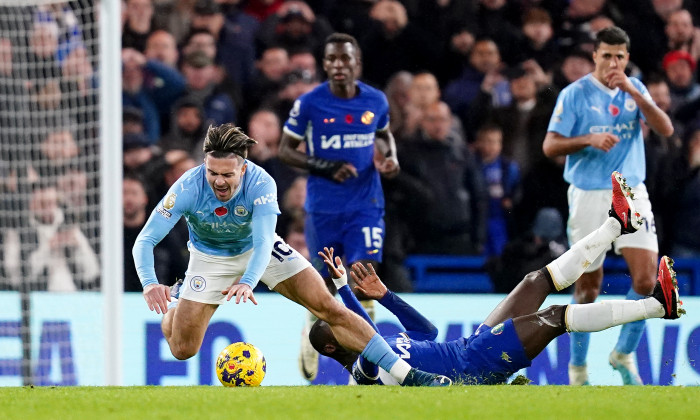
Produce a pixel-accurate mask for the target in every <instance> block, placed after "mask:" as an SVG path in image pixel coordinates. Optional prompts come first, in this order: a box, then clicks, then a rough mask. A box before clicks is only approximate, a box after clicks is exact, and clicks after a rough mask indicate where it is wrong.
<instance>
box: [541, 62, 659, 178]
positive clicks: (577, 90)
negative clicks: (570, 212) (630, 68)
mask: <svg viewBox="0 0 700 420" xmlns="http://www.w3.org/2000/svg"><path fill="white" fill-rule="evenodd" d="M629 79H630V81H631V82H632V84H633V85H634V86H635V87H636V88H637V89H638V90H639V91H640V92H641V93H642V94H643V95H644V96H645V97H646V98H647V99H649V100H651V96H650V95H649V92H648V91H647V89H646V87H645V86H644V85H643V84H642V82H640V81H639V80H638V79H635V78H634V77H630V78H629ZM640 120H644V115H643V114H642V112H641V111H640V109H639V107H638V106H637V104H636V102H635V101H634V99H632V96H631V95H630V94H629V93H627V92H624V91H622V90H620V89H619V88H616V89H610V88H608V87H607V86H605V85H603V84H602V83H600V82H599V81H598V80H597V79H596V78H595V77H594V76H593V74H588V75H586V76H584V77H582V78H581V79H579V80H577V81H575V82H573V83H572V84H570V85H569V86H567V87H566V88H564V90H562V91H561V93H560V94H559V98H558V99H557V104H556V106H555V108H554V113H553V115H552V118H551V120H550V122H549V127H548V128H547V131H554V132H556V133H559V134H561V135H562V136H564V137H578V136H583V135H587V134H594V133H611V134H614V135H616V136H617V137H619V138H620V142H619V143H618V144H617V145H615V146H614V147H613V148H612V149H610V151H608V152H604V151H602V150H599V149H596V148H594V147H592V146H588V147H585V148H583V149H582V150H580V151H578V152H576V153H572V154H570V155H568V156H567V157H566V167H565V169H564V179H565V180H566V181H567V182H568V183H570V184H572V185H574V186H576V187H577V188H580V189H582V190H595V189H604V190H609V189H610V174H611V173H612V172H613V171H618V172H620V173H622V174H624V175H625V178H627V184H628V185H630V186H632V187H635V186H637V185H639V184H641V183H642V182H643V181H644V178H645V176H646V162H645V160H644V138H643V136H642V128H641V124H640Z"/></svg>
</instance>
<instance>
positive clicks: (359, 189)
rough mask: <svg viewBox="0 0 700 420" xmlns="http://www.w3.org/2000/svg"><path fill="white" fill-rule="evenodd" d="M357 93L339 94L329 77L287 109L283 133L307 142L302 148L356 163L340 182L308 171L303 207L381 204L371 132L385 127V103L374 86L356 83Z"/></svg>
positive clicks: (338, 209) (324, 209)
mask: <svg viewBox="0 0 700 420" xmlns="http://www.w3.org/2000/svg"><path fill="white" fill-rule="evenodd" d="M357 88H358V94H357V95H356V96H355V97H353V98H350V99H343V98H339V97H337V96H335V95H334V94H333V93H331V90H330V86H329V84H328V82H325V83H323V84H321V85H319V86H318V87H316V88H315V89H314V90H312V91H311V92H308V93H306V94H304V95H302V96H301V97H300V98H299V99H297V101H296V102H295V103H294V107H293V108H292V110H291V111H290V112H289V119H288V120H287V122H286V123H285V124H284V132H285V133H287V134H289V135H290V136H292V137H294V138H296V139H299V140H303V141H306V153H307V154H308V155H310V156H316V157H319V158H323V159H330V160H343V161H346V162H349V163H352V164H353V165H354V166H355V168H357V172H358V176H357V178H350V179H348V180H346V181H345V182H343V183H342V184H339V183H336V182H333V181H331V180H329V179H327V178H324V177H320V176H313V175H311V176H310V177H309V180H308V184H307V191H308V194H307V196H306V210H307V211H308V212H321V213H344V212H346V211H355V210H364V209H368V208H384V193H383V192H382V185H381V181H380V179H379V173H378V172H377V170H376V169H375V167H374V162H373V156H374V135H375V132H376V131H377V130H383V129H387V128H388V126H389V103H388V101H387V99H386V96H385V95H384V93H383V92H382V91H380V90H378V89H375V88H373V87H371V86H368V85H366V84H364V83H362V82H357Z"/></svg>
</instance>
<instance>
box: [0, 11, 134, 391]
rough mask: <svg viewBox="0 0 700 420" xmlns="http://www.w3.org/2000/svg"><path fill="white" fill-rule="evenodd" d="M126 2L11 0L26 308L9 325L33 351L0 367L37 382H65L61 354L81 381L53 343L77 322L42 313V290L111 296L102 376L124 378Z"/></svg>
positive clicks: (11, 177) (18, 269)
mask: <svg viewBox="0 0 700 420" xmlns="http://www.w3.org/2000/svg"><path fill="white" fill-rule="evenodd" d="M120 7H121V2H120V1H119V0H101V1H100V0H73V1H70V2H68V1H56V0H0V228H2V229H0V236H1V238H0V239H1V240H0V247H1V248H2V249H0V290H2V291H11V292H14V293H16V296H17V300H18V301H19V305H18V307H20V308H21V313H22V316H21V320H17V322H15V321H14V320H9V321H7V322H4V323H0V337H4V338H8V339H10V340H12V339H13V337H14V338H21V356H22V357H21V359H22V360H21V362H20V361H19V359H13V358H6V357H7V355H6V354H5V353H3V354H2V355H1V356H0V370H2V371H3V372H18V376H19V373H21V377H22V383H23V384H25V385H29V384H38V385H42V384H54V383H57V382H58V381H57V380H56V379H55V378H50V377H49V376H50V375H51V374H50V372H52V371H55V369H54V370H52V369H51V364H52V363H54V364H55V363H56V362H58V366H59V372H60V373H61V381H60V383H63V384H71V383H72V382H74V381H75V378H74V376H75V375H76V373H74V372H71V371H69V370H65V369H63V366H65V365H69V363H64V362H65V361H66V360H65V359H67V358H71V357H72V356H71V352H70V351H63V347H61V343H58V344H57V346H58V347H60V348H61V349H62V350H61V351H53V350H51V349H47V348H46V346H47V344H46V343H52V344H48V345H55V343H56V340H58V339H57V338H56V337H62V336H63V335H62V334H67V337H69V336H70V331H62V330H61V328H65V325H66V324H65V323H63V324H62V323H61V322H53V321H51V322H39V321H38V320H34V319H33V318H32V308H33V305H35V304H37V303H36V300H37V299H39V300H40V301H41V302H45V301H46V300H45V299H44V298H43V297H45V296H49V297H50V294H51V293H64V292H69V293H78V294H79V293H99V294H100V296H101V298H102V302H103V303H102V305H101V307H100V308H99V312H100V313H94V316H95V317H99V316H101V317H102V318H103V319H104V323H103V326H102V328H101V329H100V330H99V331H94V333H93V332H92V331H91V332H90V333H91V334H93V335H94V337H95V344H94V352H96V353H95V354H100V355H101V357H100V359H101V360H103V363H102V365H103V366H99V368H100V369H102V370H103V372H102V374H101V375H100V376H101V378H103V381H104V383H103V384H107V385H119V384H121V381H122V379H121V372H122V363H121V353H122V346H121V334H122V331H121V296H122V291H123V246H122V236H123V230H122V226H123V221H122V186H121V182H122V163H121V162H122V152H121V150H122V147H121V143H122V141H121V138H122V136H121V128H122V124H121V113H122V111H121V101H120V99H119V98H121V55H120V51H121V45H120V42H121V36H120V34H121V30H120V15H121V11H120ZM47 293H48V294H47ZM8 296H13V295H11V293H10V294H8ZM51 310H52V311H54V312H55V314H56V318H55V319H57V320H60V319H61V313H62V312H61V308H60V307H56V308H51ZM3 321H4V320H3ZM78 325H79V324H78ZM3 328H6V329H7V330H5V331H3V330H2V329H3ZM45 339H46V340H45ZM18 341H19V340H18ZM91 351H93V350H91ZM47 354H48V355H51V357H54V356H56V355H59V357H60V360H53V359H52V358H51V357H49V358H46V357H44V358H42V355H44V356H45V355H47ZM97 368H98V367H96V369H97Z"/></svg>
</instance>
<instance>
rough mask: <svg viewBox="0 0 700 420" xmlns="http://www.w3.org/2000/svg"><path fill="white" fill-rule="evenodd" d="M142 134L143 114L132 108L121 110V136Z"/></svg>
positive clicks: (127, 107) (126, 107)
mask: <svg viewBox="0 0 700 420" xmlns="http://www.w3.org/2000/svg"><path fill="white" fill-rule="evenodd" d="M136 133H144V128H143V112H141V110H140V109H138V108H136V107H133V106H125V107H123V108H122V134H136Z"/></svg>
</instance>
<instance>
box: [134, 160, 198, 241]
mask: <svg viewBox="0 0 700 420" xmlns="http://www.w3.org/2000/svg"><path fill="white" fill-rule="evenodd" d="M202 162H203V159H202V160H200V161H198V162H195V160H194V159H193V158H192V156H190V155H189V153H187V152H185V151H184V150H171V151H169V152H168V153H166V154H165V155H164V156H163V157H162V158H160V163H159V164H160V167H159V168H158V169H159V170H158V171H156V172H154V175H153V178H150V179H149V180H148V182H149V185H148V187H149V194H148V207H146V211H147V212H150V211H151V210H153V209H154V208H155V207H156V205H157V204H158V202H160V200H161V199H162V198H163V197H165V195H166V194H167V193H168V190H169V189H170V187H172V186H173V184H174V183H175V181H177V180H178V178H180V177H181V176H182V175H183V174H184V173H185V172H187V171H189V170H190V169H192V168H194V167H195V166H197V165H198V164H201V163H202ZM173 231H175V233H173ZM170 235H176V236H179V237H180V238H182V240H180V241H178V242H177V243H179V244H184V243H186V242H187V237H188V235H189V234H188V233H187V223H185V221H184V220H180V221H179V222H178V224H177V225H175V228H174V229H173V230H171V231H170ZM184 248H186V246H185V247H184Z"/></svg>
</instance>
